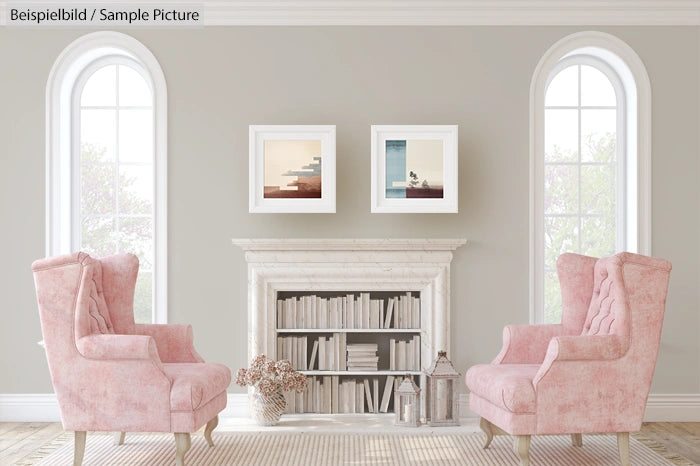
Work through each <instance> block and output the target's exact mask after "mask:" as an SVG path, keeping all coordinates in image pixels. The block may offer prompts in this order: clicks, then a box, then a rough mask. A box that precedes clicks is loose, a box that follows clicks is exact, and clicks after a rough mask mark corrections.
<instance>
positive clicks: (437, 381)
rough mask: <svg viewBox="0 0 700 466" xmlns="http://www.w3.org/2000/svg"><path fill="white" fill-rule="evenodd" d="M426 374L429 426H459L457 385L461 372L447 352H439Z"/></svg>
mask: <svg viewBox="0 0 700 466" xmlns="http://www.w3.org/2000/svg"><path fill="white" fill-rule="evenodd" d="M424 373H425V375H426V378H427V384H428V392H427V393H426V405H427V411H428V413H427V415H428V416H429V417H428V425H430V426H458V425H459V403H458V399H457V396H458V393H457V384H458V383H459V372H457V371H456V370H455V368H454V366H452V363H451V362H450V360H449V359H447V351H438V357H437V359H436V360H435V361H433V363H432V364H431V365H430V367H429V368H428V369H426V370H425V371H424Z"/></svg>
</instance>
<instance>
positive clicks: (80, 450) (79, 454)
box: [73, 430, 87, 466]
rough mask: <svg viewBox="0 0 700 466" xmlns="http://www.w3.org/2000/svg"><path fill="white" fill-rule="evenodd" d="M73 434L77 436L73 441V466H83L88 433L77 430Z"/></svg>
mask: <svg viewBox="0 0 700 466" xmlns="http://www.w3.org/2000/svg"><path fill="white" fill-rule="evenodd" d="M73 434H74V436H75V437H74V439H73V466H81V465H82V464H83V456H84V455H85V436H86V435H87V432H86V431H84V430H76V431H75V432H74V433H73Z"/></svg>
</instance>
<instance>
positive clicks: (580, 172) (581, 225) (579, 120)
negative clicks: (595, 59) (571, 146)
mask: <svg viewBox="0 0 700 466" xmlns="http://www.w3.org/2000/svg"><path fill="white" fill-rule="evenodd" d="M577 68H578V108H577V111H578V131H577V133H578V146H577V147H578V252H579V253H581V236H582V234H583V220H582V217H581V215H582V210H583V209H581V204H582V202H581V184H582V183H581V176H582V170H581V168H582V165H581V162H582V157H581V153H582V151H581V65H578V66H577Z"/></svg>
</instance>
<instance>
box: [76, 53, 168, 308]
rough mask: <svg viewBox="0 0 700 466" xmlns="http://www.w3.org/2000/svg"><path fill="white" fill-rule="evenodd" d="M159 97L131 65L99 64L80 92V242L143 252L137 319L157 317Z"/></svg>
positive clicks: (91, 249)
mask: <svg viewBox="0 0 700 466" xmlns="http://www.w3.org/2000/svg"><path fill="white" fill-rule="evenodd" d="M152 102H153V97H152V94H151V90H150V87H149V86H148V83H147V82H146V80H145V79H144V78H143V76H142V75H141V74H140V73H139V72H138V71H136V70H135V69H133V68H131V67H130V66H128V65H125V64H112V65H106V66H103V67H101V68H99V69H97V70H96V71H95V72H94V73H92V75H91V76H90V77H89V78H88V79H87V81H86V82H85V85H84V87H83V90H82V94H81V96H80V112H79V113H80V115H79V117H80V167H79V176H80V190H79V197H80V200H79V205H80V209H79V211H80V215H79V217H80V218H78V219H75V220H76V223H77V224H78V225H79V228H78V229H77V231H78V232H79V246H80V249H81V250H84V251H85V252H87V253H89V254H94V255H95V256H105V255H110V254H115V253H120V252H130V253H133V254H135V255H136V256H138V258H139V275H138V278H137V285H136V296H135V297H134V302H135V308H134V313H135V319H136V321H137V322H152V302H153V298H152V294H153V293H152V290H153V283H152V281H153V262H154V258H153V254H154V231H153V223H154V219H153V200H154V199H153V193H154V173H153V160H154V154H153V148H154V146H153V107H152Z"/></svg>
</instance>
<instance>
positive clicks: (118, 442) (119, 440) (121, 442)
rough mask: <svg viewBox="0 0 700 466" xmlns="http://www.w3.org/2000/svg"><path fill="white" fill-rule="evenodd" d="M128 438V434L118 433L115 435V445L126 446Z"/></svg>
mask: <svg viewBox="0 0 700 466" xmlns="http://www.w3.org/2000/svg"><path fill="white" fill-rule="evenodd" d="M125 438H126V432H117V433H116V434H114V444H115V445H117V446H119V445H124V439H125Z"/></svg>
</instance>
